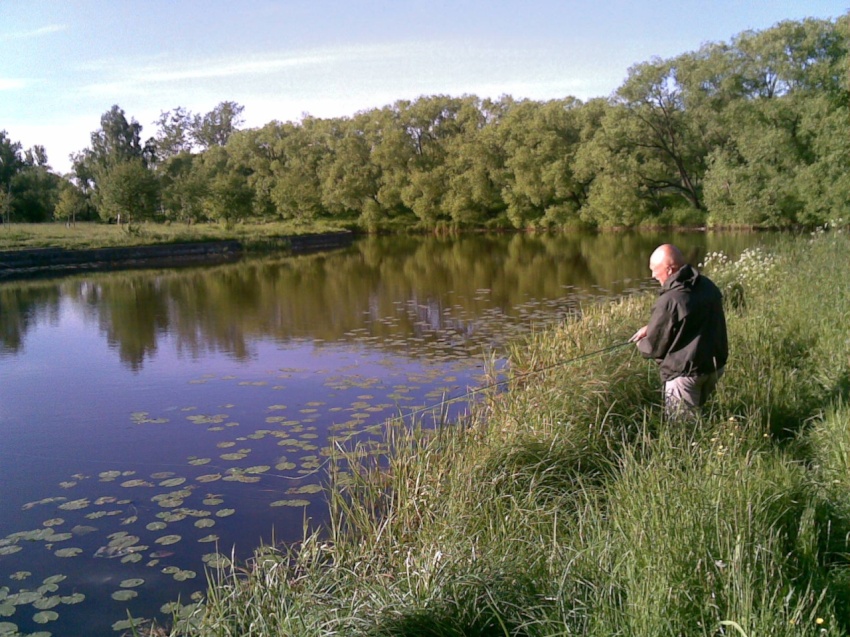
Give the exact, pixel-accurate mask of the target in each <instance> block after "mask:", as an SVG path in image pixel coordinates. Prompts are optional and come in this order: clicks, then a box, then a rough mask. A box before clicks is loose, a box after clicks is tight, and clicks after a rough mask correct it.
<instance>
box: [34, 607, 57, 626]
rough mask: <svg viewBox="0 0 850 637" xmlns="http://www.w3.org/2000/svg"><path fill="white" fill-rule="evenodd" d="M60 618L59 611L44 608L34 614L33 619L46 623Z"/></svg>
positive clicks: (38, 622)
mask: <svg viewBox="0 0 850 637" xmlns="http://www.w3.org/2000/svg"><path fill="white" fill-rule="evenodd" d="M57 619H59V613H57V612H56V611H53V610H43V611H41V612H40V613H36V614H35V615H33V616H32V620H33V621H34V622H35V623H36V624H46V623H47V622H52V621H56V620H57Z"/></svg>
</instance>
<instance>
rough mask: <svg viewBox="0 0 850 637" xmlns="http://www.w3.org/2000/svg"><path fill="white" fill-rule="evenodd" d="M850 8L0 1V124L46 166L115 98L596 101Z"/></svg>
mask: <svg viewBox="0 0 850 637" xmlns="http://www.w3.org/2000/svg"><path fill="white" fill-rule="evenodd" d="M848 5H850V0H840V1H839V0H806V1H805V2H803V1H801V0H795V1H787V0H716V1H711V0H699V1H696V0H675V1H674V0H656V1H650V0H617V1H610V0H595V1H594V0H525V1H519V0H515V1H502V0H453V1H450V0H245V1H243V2H233V1H232V0H231V1H227V2H225V1H223V0H136V1H134V2H131V1H130V0H58V1H54V0H0V130H3V129H5V130H6V131H7V132H8V134H9V137H11V139H12V140H14V141H20V142H21V143H22V144H23V146H24V147H25V148H26V147H29V146H31V145H33V144H42V145H43V146H45V148H46V149H47V154H48V158H49V160H50V163H51V165H52V166H53V167H54V168H55V169H56V170H59V171H65V170H68V169H69V168H70V162H69V160H68V155H69V154H70V153H71V152H75V151H79V150H82V149H83V148H85V147H87V146H88V145H89V143H90V135H91V132H92V131H94V130H96V129H97V128H98V127H99V123H100V116H101V115H102V114H103V113H104V112H106V111H108V110H109V109H110V108H111V106H112V105H113V104H118V105H119V106H121V108H123V109H124V111H125V112H126V114H127V116H128V118H130V117H132V118H135V119H136V120H137V121H138V122H139V123H140V124H142V126H143V127H144V129H143V132H142V134H143V137H145V138H147V137H149V136H152V135H154V133H155V132H156V128H155V126H154V120H155V119H156V118H157V117H158V115H159V114H160V112H162V111H166V110H170V109H173V108H176V107H178V106H182V107H184V108H187V109H189V110H191V111H193V112H195V113H205V112H207V111H209V110H211V109H212V108H213V107H214V106H215V105H216V104H218V103H219V102H222V101H224V100H232V101H236V102H238V103H240V104H242V105H243V106H244V107H245V110H244V113H243V115H244V117H245V119H246V126H261V125H263V124H265V123H267V122H269V121H271V120H273V119H277V120H281V121H286V120H298V119H299V118H300V117H301V116H302V115H303V114H305V113H309V114H311V115H314V116H317V117H338V116H344V115H352V114H354V113H355V112H357V111H358V110H365V109H369V108H373V107H380V106H383V105H385V104H390V103H392V102H394V101H395V100H397V99H415V98H416V97H418V96H420V95H435V94H449V95H463V94H476V95H479V96H481V97H485V96H489V97H498V96H500V95H503V94H510V95H513V96H514V97H517V98H522V97H527V98H531V99H538V100H542V99H551V98H561V97H565V96H567V95H573V96H575V97H578V98H581V99H587V98H591V97H599V96H607V95H609V94H611V93H612V92H613V91H614V90H615V89H616V88H617V87H618V86H619V85H620V83H621V82H622V81H623V79H624V78H625V77H626V74H627V71H628V68H629V66H631V65H632V64H634V63H636V62H643V61H646V60H649V59H650V58H651V57H653V56H660V57H671V56H675V55H678V54H680V53H684V52H686V51H692V50H695V49H697V48H699V46H700V45H701V44H702V43H705V42H716V41H728V40H729V39H730V38H731V37H732V36H734V35H736V34H738V33H740V32H741V31H744V30H747V29H757V30H761V29H765V28H768V27H770V26H772V25H773V24H775V23H777V22H779V21H781V20H787V19H793V20H799V19H802V18H804V17H807V16H812V17H817V18H835V17H838V16H840V15H842V14H844V13H846V12H847V11H848Z"/></svg>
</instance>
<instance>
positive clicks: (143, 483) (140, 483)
mask: <svg viewBox="0 0 850 637" xmlns="http://www.w3.org/2000/svg"><path fill="white" fill-rule="evenodd" d="M121 486H122V487H127V488H130V489H132V488H134V487H152V486H154V485H153V483H152V482H148V481H147V480H140V479H135V480H127V481H125V482H122V483H121ZM60 508H61V507H60Z"/></svg>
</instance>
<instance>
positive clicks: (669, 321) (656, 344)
mask: <svg viewBox="0 0 850 637" xmlns="http://www.w3.org/2000/svg"><path fill="white" fill-rule="evenodd" d="M642 331H643V334H644V335H643V337H642V338H639V339H636V342H637V348H638V351H639V352H640V353H641V354H642V355H643V356H645V357H646V358H655V359H662V358H664V357H665V356H666V355H667V351H668V350H669V349H670V346H671V345H672V343H673V340H674V339H675V337H676V327H675V316H674V315H673V308H671V307H668V306H667V305H666V304H657V305H656V306H655V307H653V308H652V315H651V316H650V317H649V323H647V325H646V326H645V327H643V328H641V329H640V330H638V331H637V333H636V334H635V336H638V335H639V334H640V333H641V332H642ZM633 338H634V337H633Z"/></svg>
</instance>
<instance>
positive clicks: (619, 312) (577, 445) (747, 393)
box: [172, 236, 850, 637]
mask: <svg viewBox="0 0 850 637" xmlns="http://www.w3.org/2000/svg"><path fill="white" fill-rule="evenodd" d="M774 256H775V258H773V259H769V258H768V256H767V255H763V254H758V253H746V254H745V255H744V257H743V258H742V259H741V260H740V261H739V262H737V263H734V264H725V265H721V266H718V265H716V264H715V266H714V270H713V272H712V273H713V274H714V277H715V278H716V279H717V281H718V282H719V283H720V284H721V285H722V286H723V287H724V289H726V290H727V292H729V297H732V296H733V294H731V292H732V291H733V290H736V291H737V294H736V295H735V296H736V299H737V300H736V302H735V304H736V307H735V308H733V307H731V306H730V309H729V313H728V322H729V331H730V339H731V358H730V362H729V365H728V367H727V373H726V376H725V377H724V379H723V380H722V381H721V386H720V389H719V391H718V393H717V395H716V397H715V399H714V400H713V401H712V402H711V404H710V409H709V411H708V413H706V414H705V416H704V417H703V418H702V419H700V420H699V421H698V422H694V423H690V424H687V425H684V424H681V423H680V424H676V423H669V422H666V421H664V420H663V419H662V418H661V409H660V406H659V402H660V392H659V388H658V384H659V383H658V377H657V370H656V369H655V367H654V364H653V363H652V362H649V361H645V360H643V359H642V358H641V357H639V356H638V355H637V354H636V353H635V351H634V349H633V348H632V347H630V346H629V347H624V348H619V349H615V350H612V351H609V352H607V353H605V354H600V355H598V356H589V357H586V358H582V359H580V360H577V361H575V362H574V363H571V364H568V365H561V366H558V365H555V364H556V363H558V362H561V361H569V360H574V359H576V358H577V357H580V356H582V355H584V354H587V353H592V352H595V351H597V350H599V349H602V348H605V347H607V346H610V345H612V344H615V343H618V342H622V341H624V340H625V339H627V338H628V336H629V335H631V334H632V333H633V332H634V330H635V329H636V328H637V327H638V326H640V325H641V324H643V322H645V319H646V316H647V313H648V309H649V306H650V304H651V302H652V296H651V295H647V296H641V297H634V298H629V299H624V300H621V301H618V302H616V303H612V304H608V305H604V306H590V307H586V308H583V310H582V312H581V315H580V316H578V315H577V316H576V317H575V318H574V319H573V320H570V321H567V322H565V323H564V324H563V325H561V326H559V327H557V328H555V329H552V330H551V331H547V332H541V333H538V334H535V335H533V336H532V337H530V338H529V339H527V340H526V341H524V342H522V343H517V344H516V345H515V348H514V350H513V351H512V353H511V358H512V365H513V370H514V372H515V376H516V380H515V382H514V383H513V384H512V387H511V390H510V391H509V392H506V393H502V394H498V395H494V396H491V397H489V399H488V400H486V401H485V402H484V404H483V405H482V406H481V407H480V409H479V410H478V412H477V413H476V414H475V416H474V417H473V418H472V419H471V421H469V422H465V423H463V424H462V425H458V426H445V427H441V428H439V429H438V430H436V431H428V430H423V429H421V428H416V427H414V428H412V429H406V428H403V427H401V426H399V425H398V424H396V423H388V425H387V432H386V443H387V449H388V451H387V453H386V455H385V457H384V458H383V460H382V461H378V459H376V458H375V456H374V455H373V454H370V453H368V451H367V450H366V449H357V448H355V449H349V450H347V451H345V450H340V449H337V450H335V457H334V460H335V461H336V462H337V463H338V466H340V467H345V469H344V470H343V469H342V468H340V469H338V470H337V471H336V472H335V473H334V474H333V475H332V476H331V480H330V484H329V488H328V498H329V506H330V509H331V518H332V520H333V523H332V525H331V528H330V529H329V530H327V531H326V532H324V533H321V534H320V533H311V532H308V531H305V534H304V539H303V541H302V542H301V543H299V544H298V545H295V546H292V547H289V548H287V549H284V550H278V549H272V548H265V549H263V550H261V551H258V552H257V554H256V556H255V558H254V559H253V560H252V561H251V562H250V563H248V564H246V565H242V566H241V567H236V566H232V567H230V569H228V570H221V571H218V572H217V573H216V574H215V577H216V582H215V585H214V586H212V587H211V588H210V590H209V594H208V599H207V600H206V603H205V604H204V605H202V606H199V607H198V608H196V609H194V612H193V613H191V614H190V618H189V619H186V618H185V617H184V618H183V619H179V618H176V623H175V625H174V627H173V630H172V634H173V635H177V634H187V635H216V636H220V635H234V636H235V635H239V636H257V637H260V636H263V637H264V636H271V635H307V636H312V635H315V636H317V637H318V636H319V635H323V636H324V635H354V636H372V637H388V636H396V635H415V636H422V637H426V636H427V637H444V636H445V637H461V636H464V637H469V636H476V637H490V636H493V637H495V636H499V637H504V636H507V635H512V636H526V635H527V636H556V635H557V636H566V635H599V636H603V635H604V636H610V635H624V636H626V635H628V636H646V637H657V636H659V635H671V636H673V635H721V634H723V635H730V634H736V635H741V634H744V635H749V636H757V635H771V636H784V635H788V636H790V635H795V636H798V635H844V634H848V632H850V560H848V558H847V556H848V554H850V546H848V537H850V535H848V533H850V495H848V494H850V432H848V427H847V423H848V419H850V408H848V407H846V406H845V404H844V401H845V400H846V399H847V397H848V395H850V331H848V328H847V321H846V316H847V315H848V314H850V291H848V287H850V286H847V285H846V283H844V280H845V277H846V272H847V271H848V269H849V268H850V241H848V240H847V238H846V237H845V236H822V237H819V238H817V239H816V240H810V239H808V238H798V239H796V240H793V241H789V242H788V243H787V244H785V245H782V246H780V247H778V248H777V250H776V254H775V255H774ZM709 269H711V265H709ZM546 367H550V368H549V369H548V370H547V371H546V372H543V373H540V374H536V375H523V374H526V373H527V372H529V371H532V370H536V369H543V368H546Z"/></svg>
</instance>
